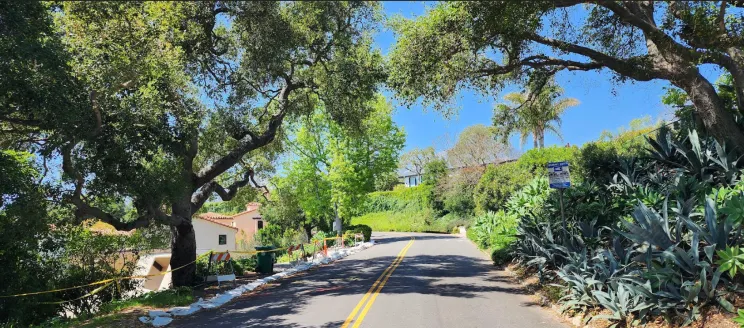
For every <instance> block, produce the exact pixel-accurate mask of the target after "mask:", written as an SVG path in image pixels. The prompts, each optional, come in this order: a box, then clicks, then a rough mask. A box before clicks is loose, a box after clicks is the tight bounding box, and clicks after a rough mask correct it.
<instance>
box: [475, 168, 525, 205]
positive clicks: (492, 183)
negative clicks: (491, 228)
mask: <svg viewBox="0 0 744 328" xmlns="http://www.w3.org/2000/svg"><path fill="white" fill-rule="evenodd" d="M530 177H531V174H530V172H529V171H527V170H524V169H523V168H522V167H521V166H520V165H519V164H518V163H517V162H508V163H503V164H499V165H489V166H488V167H487V168H486V172H485V173H483V176H481V178H480V180H479V181H478V185H476V187H475V190H474V191H473V200H474V202H475V212H476V213H477V214H482V213H485V212H487V211H498V210H500V209H502V208H504V205H505V203H506V200H507V199H508V198H509V196H510V195H511V194H512V193H513V192H515V191H516V190H517V189H518V188H519V187H521V186H522V185H524V184H526V183H527V181H529V180H530Z"/></svg>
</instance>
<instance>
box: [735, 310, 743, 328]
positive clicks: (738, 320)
mask: <svg viewBox="0 0 744 328" xmlns="http://www.w3.org/2000/svg"><path fill="white" fill-rule="evenodd" d="M736 312H737V314H738V315H737V316H736V317H734V319H733V320H734V322H736V323H738V324H739V325H740V326H741V327H744V309H739V310H737V311H736Z"/></svg>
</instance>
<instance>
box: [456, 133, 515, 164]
mask: <svg viewBox="0 0 744 328" xmlns="http://www.w3.org/2000/svg"><path fill="white" fill-rule="evenodd" d="M511 156H512V149H511V147H510V146H509V145H508V144H504V143H502V142H500V141H498V140H496V136H495V135H494V134H493V131H492V129H491V128H490V127H487V126H485V125H483V124H476V125H471V126H469V127H467V128H465V130H463V131H462V132H461V133H460V135H459V136H458V137H457V141H456V142H455V144H454V145H453V146H452V148H450V149H448V150H447V161H448V162H449V166H450V167H452V168H463V167H485V166H486V165H487V164H491V163H498V162H501V161H504V160H507V159H509V158H510V157H511Z"/></svg>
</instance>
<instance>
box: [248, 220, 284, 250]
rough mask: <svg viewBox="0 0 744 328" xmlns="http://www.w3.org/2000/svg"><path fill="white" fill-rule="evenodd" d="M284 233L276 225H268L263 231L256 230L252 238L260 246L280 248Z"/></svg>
mask: <svg viewBox="0 0 744 328" xmlns="http://www.w3.org/2000/svg"><path fill="white" fill-rule="evenodd" d="M283 235H284V232H282V228H281V227H280V226H278V225H276V224H269V225H267V226H265V227H264V228H263V229H261V230H258V231H257V232H256V234H255V235H254V237H253V238H255V240H256V242H257V243H258V244H259V245H261V246H274V247H280V246H281V245H282V244H283V243H282V237H283Z"/></svg>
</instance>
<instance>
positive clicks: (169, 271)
mask: <svg viewBox="0 0 744 328" xmlns="http://www.w3.org/2000/svg"><path fill="white" fill-rule="evenodd" d="M339 238H342V237H329V238H324V239H323V240H322V241H326V240H335V239H339ZM318 241H320V240H318ZM305 245H315V243H312V244H311V243H308V244H302V246H303V249H304V246H305ZM287 249H289V247H282V248H277V249H271V250H261V251H231V252H230V254H258V253H270V252H278V251H283V250H287ZM211 253H212V252H211V251H210V252H207V253H204V254H202V255H199V256H197V257H196V259H195V260H193V261H191V262H189V263H186V264H184V265H182V266H180V267H177V268H175V269H171V270H168V271H163V272H160V273H154V274H148V275H137V276H129V277H119V278H109V279H103V280H100V281H96V282H92V283H89V284H85V285H79V286H73V287H67V288H59V289H53V290H46V291H41V292H31V293H22V294H14V295H0V298H10V297H23V296H32V295H41V294H49V293H56V292H61V291H66V290H73V289H78V288H84V287H90V286H97V285H103V284H105V285H104V286H101V287H98V288H96V289H94V290H93V291H91V292H90V293H88V294H86V295H83V296H81V297H79V298H76V299H72V300H67V301H61V302H46V303H40V304H61V303H64V302H71V301H76V300H79V299H82V298H85V297H89V296H92V295H95V294H96V293H98V292H100V291H101V290H103V289H105V288H106V287H108V286H110V285H111V284H112V283H114V282H115V283H116V284H117V289H119V288H120V286H119V281H122V280H131V279H144V278H149V277H154V276H162V275H166V274H168V273H171V272H173V271H176V270H180V269H183V268H185V267H187V266H189V265H191V264H194V263H196V261H198V260H199V259H200V258H202V257H204V256H206V255H209V254H211Z"/></svg>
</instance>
